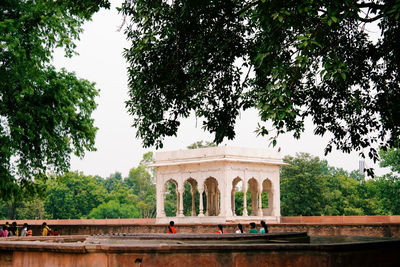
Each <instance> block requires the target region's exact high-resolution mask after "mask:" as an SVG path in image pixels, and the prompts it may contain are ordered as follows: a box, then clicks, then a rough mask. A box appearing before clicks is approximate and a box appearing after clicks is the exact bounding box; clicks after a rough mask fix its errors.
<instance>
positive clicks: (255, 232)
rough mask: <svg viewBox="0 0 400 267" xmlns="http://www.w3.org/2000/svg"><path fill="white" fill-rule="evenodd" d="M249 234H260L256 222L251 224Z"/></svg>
mask: <svg viewBox="0 0 400 267" xmlns="http://www.w3.org/2000/svg"><path fill="white" fill-rule="evenodd" d="M249 233H250V234H257V233H258V231H257V228H256V223H255V222H251V223H250V231H249Z"/></svg>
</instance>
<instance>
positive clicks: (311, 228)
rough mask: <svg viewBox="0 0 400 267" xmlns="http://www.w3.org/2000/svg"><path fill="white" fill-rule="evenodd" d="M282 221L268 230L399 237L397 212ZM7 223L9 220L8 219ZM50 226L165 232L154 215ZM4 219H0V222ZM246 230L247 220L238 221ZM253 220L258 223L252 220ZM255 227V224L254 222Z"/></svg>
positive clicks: (211, 229)
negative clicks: (388, 214)
mask: <svg viewBox="0 0 400 267" xmlns="http://www.w3.org/2000/svg"><path fill="white" fill-rule="evenodd" d="M281 221H282V223H280V224H277V223H274V224H269V231H270V232H272V233H274V232H276V233H278V232H308V234H309V235H311V236H338V235H341V236H343V235H353V236H356V235H358V236H377V237H400V216H336V217H335V216H320V217H318V216H315V217H305V216H303V217H282V219H281ZM8 222H9V223H11V220H9V221H8ZM25 222H27V223H28V224H29V225H31V227H32V230H33V233H34V235H40V228H41V224H42V222H43V221H29V220H26V221H23V220H20V221H17V223H18V225H19V226H21V225H22V224H23V223H25ZM46 222H47V224H48V225H49V226H50V227H51V228H53V229H54V228H57V229H58V230H59V232H60V233H61V234H62V235H96V234H123V233H165V232H166V229H167V225H165V224H155V219H106V220H47V221H46ZM4 223H5V220H0V224H4ZM236 223H237V222H230V223H227V224H225V225H224V227H225V228H224V229H225V231H226V232H227V233H233V232H234V231H235V227H236ZM241 223H242V224H243V225H244V230H245V231H248V229H249V227H248V224H249V222H248V221H247V222H241ZM256 223H259V222H258V221H256ZM258 227H259V226H258ZM177 229H178V231H179V232H180V233H215V232H216V231H217V226H216V225H215V224H190V225H189V224H186V225H177Z"/></svg>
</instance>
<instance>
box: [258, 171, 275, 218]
mask: <svg viewBox="0 0 400 267" xmlns="http://www.w3.org/2000/svg"><path fill="white" fill-rule="evenodd" d="M261 199H262V212H263V215H264V216H271V215H272V212H273V210H272V209H273V192H272V182H271V180H269V179H265V180H264V181H263V183H262V193H261Z"/></svg>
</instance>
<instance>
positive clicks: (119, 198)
mask: <svg viewBox="0 0 400 267" xmlns="http://www.w3.org/2000/svg"><path fill="white" fill-rule="evenodd" d="M392 152H393V151H392ZM382 155H383V157H382V158H383V159H384V164H386V166H388V165H389V166H391V167H392V169H394V170H395V167H396V166H397V165H396V164H397V161H395V162H389V161H388V159H389V158H390V159H392V160H393V157H387V158H388V159H385V157H384V156H385V155H387V154H382ZM151 162H152V153H151V152H149V153H146V154H144V155H143V160H142V161H141V163H140V164H139V166H138V167H136V168H132V169H131V170H130V172H129V175H128V177H124V178H123V177H122V175H121V173H119V172H116V173H114V174H112V175H110V176H109V177H107V178H102V177H99V176H87V175H84V174H82V173H79V172H68V173H65V174H62V175H53V176H49V177H48V179H47V180H45V181H39V182H40V183H41V185H40V186H38V188H42V190H41V191H40V192H38V193H37V194H34V195H32V194H26V195H20V194H19V195H18V196H15V197H14V198H13V199H12V200H8V201H0V219H9V220H13V219H68V218H70V219H74V218H97V219H103V218H151V217H155V215H156V187H155V178H154V172H153V170H152V169H150V168H149V167H148V165H149V163H151ZM284 162H286V163H287V164H288V165H287V166H283V167H282V168H281V214H282V216H298V215H304V216H318V215H327V216H328V215H399V214H400V197H399V196H400V180H399V177H397V176H396V175H395V174H393V173H390V174H388V175H385V176H381V177H374V178H370V177H369V178H366V177H364V176H363V175H361V174H360V173H359V172H358V171H352V172H347V171H344V170H343V169H339V168H335V167H331V166H329V165H328V162H327V161H326V160H320V159H319V158H318V157H314V156H311V155H309V154H305V153H300V154H297V155H296V156H295V157H292V156H286V157H285V158H284ZM238 189H240V188H238ZM249 198H251V197H250V195H248V200H247V201H248V203H247V204H248V205H247V206H248V209H249V210H251V199H249ZM267 199H268V198H267V197H264V195H263V205H267V203H265V202H267ZM183 201H184V214H185V215H186V216H188V215H190V214H191V207H192V199H191V193H190V186H189V185H188V184H185V193H184V195H183ZM198 202H199V194H196V197H195V205H196V214H198ZM235 202H236V203H235V204H236V209H237V210H236V214H241V210H242V207H243V193H242V192H240V190H239V192H237V193H236V195H235ZM176 203H177V198H176V193H175V187H174V184H172V183H170V184H168V185H167V194H166V196H165V212H166V214H167V215H169V216H172V215H174V214H175V213H176Z"/></svg>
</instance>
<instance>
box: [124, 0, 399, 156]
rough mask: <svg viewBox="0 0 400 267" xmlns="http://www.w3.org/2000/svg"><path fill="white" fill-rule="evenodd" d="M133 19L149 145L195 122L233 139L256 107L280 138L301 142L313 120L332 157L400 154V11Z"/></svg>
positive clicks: (185, 12)
mask: <svg viewBox="0 0 400 267" xmlns="http://www.w3.org/2000/svg"><path fill="white" fill-rule="evenodd" d="M121 12H122V13H123V14H124V15H126V16H128V17H129V18H130V23H129V25H128V27H126V31H125V33H126V36H127V39H128V40H129V41H130V42H131V47H130V48H129V49H127V50H126V51H125V58H126V60H127V61H128V63H129V67H128V71H129V72H128V73H129V87H130V92H129V94H130V99H129V100H128V101H127V107H128V110H129V113H130V114H132V115H133V116H134V126H135V127H137V129H138V131H137V136H138V137H141V138H142V139H143V143H144V145H145V146H151V145H155V146H157V147H162V142H163V139H164V137H165V136H172V135H176V133H177V129H178V127H179V125H180V119H181V118H186V117H188V116H189V115H190V114H193V113H194V114H195V115H196V116H197V117H200V118H203V119H204V121H203V128H204V129H205V130H207V131H209V132H212V133H215V142H216V143H221V142H222V141H223V139H224V138H225V137H227V138H229V139H233V138H234V136H235V131H234V125H235V122H236V118H237V116H238V114H239V111H240V110H241V109H248V108H256V109H258V111H259V115H260V118H261V120H262V121H265V122H267V121H269V122H270V121H272V124H273V128H272V129H274V130H273V131H271V130H270V129H268V130H267V127H266V126H265V125H263V124H261V125H260V127H259V128H258V132H259V133H260V134H261V135H269V134H273V137H274V136H275V137H276V136H278V135H279V134H281V133H284V132H293V133H294V136H295V137H297V138H298V137H300V134H301V133H302V131H303V130H304V120H305V118H307V117H310V118H311V119H312V121H313V123H314V124H315V130H314V132H315V134H316V135H321V136H323V135H325V134H326V133H327V132H330V133H331V135H330V136H331V139H330V141H329V142H328V144H327V146H326V148H325V153H329V152H330V151H331V150H332V148H333V147H336V148H337V149H339V150H342V151H344V152H349V151H351V150H355V151H359V153H360V155H361V156H365V155H364V150H365V151H366V152H367V154H368V156H369V157H371V158H373V159H374V160H376V159H378V153H377V150H376V149H374V144H375V145H380V146H384V147H399V146H400V142H399V136H400V120H399V118H400V108H399V105H400V104H399V103H400V101H399V100H400V77H399V75H400V73H399V69H400V43H399V40H400V20H399V17H400V0H371V1H367V2H365V1H361V0H346V1H325V0H306V1H305V0H301V1H300V0H290V1H281V0H270V1H265V0H243V1H236V0H230V1H227V0H213V1H211V0H205V1H197V0H176V1H167V0H159V1H148V0H137V1H125V3H124V4H123V6H122V8H121ZM371 25H372V26H371ZM370 27H377V29H378V30H377V31H378V32H377V34H376V36H375V35H373V34H370V33H371V31H370ZM373 31H375V30H373ZM273 144H276V139H273ZM367 148H369V149H367Z"/></svg>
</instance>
